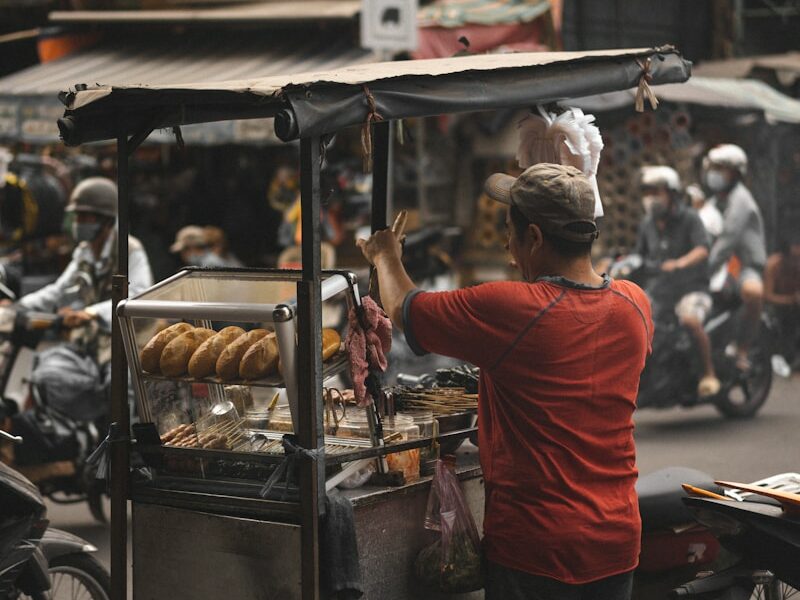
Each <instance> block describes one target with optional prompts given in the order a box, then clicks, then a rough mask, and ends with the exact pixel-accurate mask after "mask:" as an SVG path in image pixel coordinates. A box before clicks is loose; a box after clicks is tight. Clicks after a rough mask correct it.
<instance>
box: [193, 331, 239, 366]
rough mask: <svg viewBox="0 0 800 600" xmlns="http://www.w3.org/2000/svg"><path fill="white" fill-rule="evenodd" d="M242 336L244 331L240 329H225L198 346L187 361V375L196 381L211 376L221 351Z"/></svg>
mask: <svg viewBox="0 0 800 600" xmlns="http://www.w3.org/2000/svg"><path fill="white" fill-rule="evenodd" d="M242 335H244V329H242V328H241V327H236V326H232V327H226V328H225V329H222V330H220V332H219V333H217V334H216V335H214V336H212V337H210V338H208V339H207V340H206V341H205V342H203V343H202V344H200V347H199V348H198V349H197V350H196V351H195V353H194V354H192V358H190V359H189V368H188V370H189V375H190V376H192V377H196V378H198V379H200V378H202V377H208V376H209V375H213V374H214V370H215V369H216V368H217V360H219V356H220V354H222V351H223V350H225V348H226V347H227V346H228V344H230V343H231V342H233V340H235V339H236V338H238V337H239V336H242Z"/></svg>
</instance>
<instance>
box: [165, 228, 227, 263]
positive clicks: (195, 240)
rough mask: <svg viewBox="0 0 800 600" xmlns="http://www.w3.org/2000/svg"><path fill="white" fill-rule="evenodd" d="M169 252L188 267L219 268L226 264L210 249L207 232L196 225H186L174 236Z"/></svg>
mask: <svg viewBox="0 0 800 600" xmlns="http://www.w3.org/2000/svg"><path fill="white" fill-rule="evenodd" d="M169 251H170V252H172V253H173V254H177V255H178V256H179V257H180V260H181V262H182V263H183V264H185V265H186V266H189V267H201V268H204V269H208V268H221V267H226V266H228V264H227V263H226V262H225V261H224V260H223V259H222V258H221V257H220V256H218V255H217V254H216V253H214V252H213V250H212V249H211V243H210V240H209V237H208V232H207V231H206V230H205V229H204V228H203V227H199V226H197V225H187V226H186V227H183V228H182V229H180V230H179V231H178V233H177V234H175V241H174V242H173V243H172V245H171V246H170V247H169Z"/></svg>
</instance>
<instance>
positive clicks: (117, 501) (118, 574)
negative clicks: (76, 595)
mask: <svg viewBox="0 0 800 600" xmlns="http://www.w3.org/2000/svg"><path fill="white" fill-rule="evenodd" d="M128 158H129V151H128V138H127V136H125V135H122V136H120V137H119V138H117V187H118V198H117V214H118V217H117V218H118V233H117V266H116V269H117V272H116V274H115V275H114V277H113V279H112V296H111V301H112V307H113V309H112V319H111V421H112V423H113V424H115V426H112V431H111V439H110V440H109V441H110V443H111V600H126V599H127V597H128V483H129V479H128V478H129V456H128V443H129V432H130V412H129V408H128V365H127V362H126V360H125V346H124V343H123V340H122V332H121V330H120V325H119V321H118V320H117V318H116V314H117V304H118V303H119V302H120V300H123V299H124V298H127V297H128V231H129V221H128V205H129V197H128V193H129V189H128Z"/></svg>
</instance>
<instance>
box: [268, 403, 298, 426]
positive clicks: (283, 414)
mask: <svg viewBox="0 0 800 600" xmlns="http://www.w3.org/2000/svg"><path fill="white" fill-rule="evenodd" d="M268 429H269V430H270V431H282V432H285V433H293V432H294V425H293V424H292V412H291V410H289V405H288V404H287V405H283V406H276V407H275V409H274V410H273V411H272V416H271V417H270V418H269V427H268Z"/></svg>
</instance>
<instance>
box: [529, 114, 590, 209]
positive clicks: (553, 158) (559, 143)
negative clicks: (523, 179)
mask: <svg viewBox="0 0 800 600" xmlns="http://www.w3.org/2000/svg"><path fill="white" fill-rule="evenodd" d="M539 113H540V114H539V115H533V114H531V115H528V116H527V117H525V118H524V119H522V121H520V123H519V147H518V149H517V162H518V163H519V166H520V167H521V168H523V169H527V168H528V167H530V166H531V165H535V164H538V163H558V164H562V165H572V166H573V167H576V168H578V169H580V170H581V171H582V172H583V174H584V175H586V177H588V178H589V181H590V182H591V184H592V188H594V195H595V207H594V216H595V217H602V216H603V203H602V201H601V199H600V190H599V188H598V187H597V166H598V165H599V163H600V152H601V151H602V150H603V138H602V136H601V135H600V130H599V129H598V128H597V126H596V125H594V120H595V118H594V115H586V114H584V113H583V111H582V110H581V109H579V108H570V109H567V110H566V111H565V112H563V113H561V114H560V115H556V114H553V113H549V112H547V111H545V110H544V109H542V107H539Z"/></svg>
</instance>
